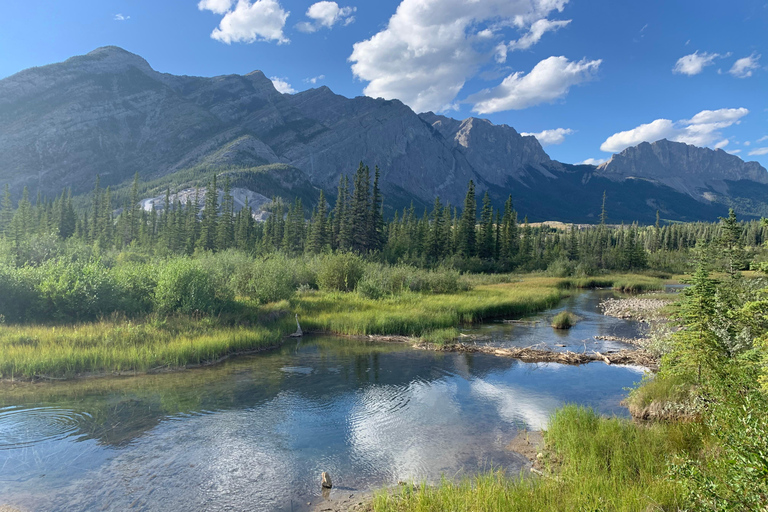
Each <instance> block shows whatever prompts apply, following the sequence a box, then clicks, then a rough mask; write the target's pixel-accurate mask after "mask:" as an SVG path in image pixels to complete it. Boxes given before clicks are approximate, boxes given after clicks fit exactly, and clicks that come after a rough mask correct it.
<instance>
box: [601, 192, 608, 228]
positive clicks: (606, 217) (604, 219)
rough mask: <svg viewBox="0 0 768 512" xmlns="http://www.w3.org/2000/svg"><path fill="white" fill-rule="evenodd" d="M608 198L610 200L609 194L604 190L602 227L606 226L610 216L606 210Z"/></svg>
mask: <svg viewBox="0 0 768 512" xmlns="http://www.w3.org/2000/svg"><path fill="white" fill-rule="evenodd" d="M607 198H608V194H607V193H606V191H605V190H603V206H602V207H601V208H600V225H601V226H604V225H605V221H606V220H608V214H607V213H606V210H605V202H606V199H607Z"/></svg>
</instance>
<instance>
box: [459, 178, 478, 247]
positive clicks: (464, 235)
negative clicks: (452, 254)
mask: <svg viewBox="0 0 768 512" xmlns="http://www.w3.org/2000/svg"><path fill="white" fill-rule="evenodd" d="M476 222H477V203H476V201H475V183H474V182H473V181H472V180H470V181H469V186H468V188H467V195H466V197H465V198H464V211H463V212H462V213H461V221H460V222H459V230H458V243H457V245H458V247H457V249H458V253H459V255H461V256H462V257H463V258H471V257H473V256H475V255H476V254H477V243H476V234H475V223H476Z"/></svg>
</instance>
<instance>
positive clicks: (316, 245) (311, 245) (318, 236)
mask: <svg viewBox="0 0 768 512" xmlns="http://www.w3.org/2000/svg"><path fill="white" fill-rule="evenodd" d="M328 238H329V237H328V214H327V208H326V204H325V192H323V190H322V189H321V190H320V199H319V200H318V205H317V210H316V211H315V214H314V215H313V217H312V229H311V231H310V239H309V242H308V244H307V249H308V250H309V252H311V253H312V254H319V253H321V252H323V250H324V249H325V247H326V246H327V245H328V242H329V240H328Z"/></svg>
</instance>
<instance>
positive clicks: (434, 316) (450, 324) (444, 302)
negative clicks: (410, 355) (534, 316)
mask: <svg viewBox="0 0 768 512" xmlns="http://www.w3.org/2000/svg"><path fill="white" fill-rule="evenodd" d="M556 283H557V279H551V278H532V279H528V280H525V281H522V282H517V283H506V284H494V285H480V286H476V287H474V288H473V289H471V290H468V291H465V292H461V293H446V294H439V295H438V294H434V295H426V294H421V293H412V292H404V293H402V294H399V295H396V296H388V297H384V298H381V299H379V300H374V299H369V298H366V297H363V296H360V295H359V294H351V293H341V292H327V293H316V294H306V295H299V296H297V297H295V298H294V299H293V300H292V305H293V306H294V309H295V310H296V311H297V312H298V314H299V317H300V318H301V319H302V327H304V328H305V329H306V330H309V331H319V332H328V333H336V334H358V335H359V334H400V335H406V336H417V337H419V336H424V335H427V333H430V332H434V331H439V330H443V329H453V328H456V327H457V326H459V325H461V324H471V323H476V322H480V321H482V320H484V319H488V318H495V317H499V316H524V315H527V314H531V313H535V312H538V311H542V310H544V309H547V308H551V307H554V306H555V305H556V304H557V303H558V302H559V301H560V298H561V297H562V295H563V294H562V292H561V291H560V290H558V289H557V287H556Z"/></svg>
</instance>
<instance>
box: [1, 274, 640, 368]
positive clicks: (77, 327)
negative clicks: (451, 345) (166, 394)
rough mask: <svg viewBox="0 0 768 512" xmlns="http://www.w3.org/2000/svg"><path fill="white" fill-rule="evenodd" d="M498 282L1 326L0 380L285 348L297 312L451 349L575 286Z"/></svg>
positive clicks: (354, 331)
mask: <svg viewBox="0 0 768 512" xmlns="http://www.w3.org/2000/svg"><path fill="white" fill-rule="evenodd" d="M619 277H620V278H622V279H625V280H627V279H635V278H636V279H647V278H644V277H643V276H619ZM605 279H608V280H610V282H618V281H619V279H618V278H616V279H613V278H611V277H610V276H609V277H607V278H605ZM611 279H613V280H611ZM494 281H497V280H495V279H487V278H485V277H481V278H476V279H475V281H474V282H476V283H486V284H476V285H475V286H474V287H473V288H472V289H470V290H467V291H460V292H456V293H445V294H427V293H418V292H410V291H405V292H403V293H400V294H397V295H387V296H385V297H383V298H380V299H370V298H366V297H363V296H362V295H361V294H358V293H354V292H353V293H345V292H318V291H315V292H310V293H297V294H295V295H294V297H293V298H292V299H291V300H290V301H282V302H279V303H274V304H267V305H262V306H259V305H256V304H253V303H250V302H247V301H239V302H238V304H237V310H238V311H237V312H232V313H227V314H223V315H219V316H217V317H210V316H203V317H199V318H194V317H190V316H181V315H180V316H172V317H167V318H166V317H162V316H159V315H149V316H146V317H143V318H136V319H126V318H119V317H117V316H113V317H110V318H107V319H102V320H99V321H96V322H90V323H78V324H69V325H4V324H0V378H1V379H16V378H27V379H29V378H33V377H35V376H45V377H52V378H72V377H77V376H82V375H87V374H112V373H130V372H146V371H149V370H153V369H158V368H182V367H185V366H189V365H197V364H205V363H209V362H213V361H216V360H218V359H220V358H221V357H224V356H227V355H231V354H235V353H239V352H246V351H253V350H256V349H262V348H266V347H270V346H274V345H277V344H279V343H281V340H282V338H283V336H285V335H287V334H289V333H291V332H293V331H294V330H295V324H294V323H293V320H292V318H291V317H292V316H293V315H292V313H294V312H295V313H298V314H299V318H300V320H301V325H302V328H303V329H304V330H305V331H316V332H327V333H335V334H350V335H369V334H381V335H406V336H415V337H423V338H424V339H425V340H427V341H430V342H432V343H446V342H449V341H452V340H454V339H456V338H457V337H458V332H457V327H459V326H460V325H462V324H471V323H476V322H480V321H482V320H485V319H489V318H497V317H502V316H506V317H521V316H525V315H529V314H532V313H536V312H539V311H542V310H545V309H548V308H552V307H554V306H556V305H557V303H558V302H559V301H560V299H561V298H562V296H563V295H564V294H565V293H567V292H564V290H565V289H568V288H571V287H573V286H572V284H573V283H572V281H573V280H569V281H563V280H562V279H558V278H552V277H538V276H536V277H520V276H515V277H512V276H504V277H503V278H501V279H498V281H499V282H494ZM564 283H565V284H564Z"/></svg>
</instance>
